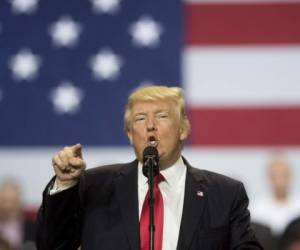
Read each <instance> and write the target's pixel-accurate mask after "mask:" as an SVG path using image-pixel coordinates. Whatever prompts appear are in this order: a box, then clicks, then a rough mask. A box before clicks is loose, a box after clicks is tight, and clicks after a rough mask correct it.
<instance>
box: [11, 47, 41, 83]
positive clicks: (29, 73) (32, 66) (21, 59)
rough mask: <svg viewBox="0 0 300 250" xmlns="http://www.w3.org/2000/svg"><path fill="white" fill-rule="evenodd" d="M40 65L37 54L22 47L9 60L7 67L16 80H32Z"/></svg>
mask: <svg viewBox="0 0 300 250" xmlns="http://www.w3.org/2000/svg"><path fill="white" fill-rule="evenodd" d="M40 65H41V59H40V57H39V56H37V55H34V54H33V53H32V52H31V51H30V50H29V49H22V50H21V51H20V52H18V53H17V54H16V55H14V56H12V58H11V59H10V60H9V68H10V70H11V71H12V73H13V77H14V78H15V79H16V80H33V79H34V78H35V77H36V76H37V73H38V69H39V67H40Z"/></svg>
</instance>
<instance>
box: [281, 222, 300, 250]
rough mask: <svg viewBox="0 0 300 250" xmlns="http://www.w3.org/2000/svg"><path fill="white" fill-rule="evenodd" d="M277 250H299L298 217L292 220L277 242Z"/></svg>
mask: <svg viewBox="0 0 300 250" xmlns="http://www.w3.org/2000/svg"><path fill="white" fill-rule="evenodd" d="M279 246H280V247H279V250H300V217H298V218H296V219H295V220H293V221H292V222H291V223H290V224H289V225H288V226H287V227H286V229H285V230H284V232H283V234H282V237H281V238H280V240H279Z"/></svg>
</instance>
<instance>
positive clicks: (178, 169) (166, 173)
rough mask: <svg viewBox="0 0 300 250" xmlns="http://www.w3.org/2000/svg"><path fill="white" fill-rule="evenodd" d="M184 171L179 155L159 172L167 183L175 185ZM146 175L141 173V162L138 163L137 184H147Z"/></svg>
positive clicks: (184, 167)
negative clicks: (171, 163) (170, 164)
mask: <svg viewBox="0 0 300 250" xmlns="http://www.w3.org/2000/svg"><path fill="white" fill-rule="evenodd" d="M185 172H186V166H185V164H184V162H183V159H182V157H179V158H178V160H177V161H176V162H175V163H174V164H173V165H172V166H170V167H168V168H167V169H163V170H161V171H160V173H161V174H162V175H163V177H164V178H165V180H166V182H167V183H168V185H170V186H171V187H172V186H176V185H177V184H178V182H179V180H180V178H181V177H182V175H184V173H185ZM147 181H148V179H147V177H145V176H144V175H143V165H142V163H141V162H139V163H138V184H139V186H140V185H145V184H147Z"/></svg>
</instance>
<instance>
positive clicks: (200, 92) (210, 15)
mask: <svg viewBox="0 0 300 250" xmlns="http://www.w3.org/2000/svg"><path fill="white" fill-rule="evenodd" d="M151 83H159V84H165V85H170V86H181V87H182V88H183V89H184V91H185V97H186V101H187V105H188V110H189V117H190V119H191V122H192V133H191V135H190V138H189V141H188V143H187V146H186V147H185V155H186V156H187V158H188V159H190V161H191V163H193V164H194V165H195V166H197V167H199V168H207V169H211V170H216V171H219V172H223V173H225V174H229V175H233V176H234V177H238V178H241V179H242V180H244V181H245V182H246V183H247V188H248V189H249V192H250V196H251V195H252V196H254V195H255V194H257V193H261V190H262V189H265V179H264V178H265V176H264V167H265V164H266V161H267V158H268V156H269V154H270V152H272V151H274V150H276V151H277V150H280V151H281V150H282V151H284V152H285V153H286V154H287V155H288V156H289V158H290V161H291V162H292V165H293V166H294V168H295V177H296V178H298V179H299V180H300V170H298V168H299V167H300V150H299V148H300V147H299V146H300V1H284V0H282V1H279V0H277V1H275V0H274V1H271V0H265V1H259V0H252V1H248V0H244V1H237V0H235V1H234V0H232V1H230V0H224V1H221V0H219V1H217V0H210V1H209V0H207V1H204V0H194V1H192V0H190V1H185V2H184V1H179V0H164V1H158V0H75V1H51V0H48V1H46V0H1V2H0V178H5V177H6V176H15V177H16V178H18V179H19V180H20V181H21V183H22V185H24V193H25V200H26V202H27V203H28V204H29V205H32V204H33V205H36V204H38V203H39V202H40V199H41V192H42V189H43V187H44V186H45V185H46V183H47V180H48V179H49V178H50V177H51V175H52V174H53V173H52V171H51V157H52V155H53V153H54V152H56V151H57V150H58V149H59V148H61V147H62V146H64V145H69V144H73V143H77V142H80V143H81V144H83V146H84V153H85V157H86V159H87V162H88V164H89V167H92V166H94V165H97V164H102V163H106V162H116V161H124V160H131V159H132V157H134V156H133V152H132V150H131V149H130V147H129V144H128V141H127V138H126V136H125V134H124V132H123V110H124V106H125V103H126V100H127V96H128V94H129V93H130V92H131V91H132V90H133V89H135V88H136V87H137V86H140V85H142V84H151ZM297 165H298V166H297ZM297 167H298V168H297ZM295 190H296V191H297V190H298V191H300V187H299V186H298V187H296V186H295Z"/></svg>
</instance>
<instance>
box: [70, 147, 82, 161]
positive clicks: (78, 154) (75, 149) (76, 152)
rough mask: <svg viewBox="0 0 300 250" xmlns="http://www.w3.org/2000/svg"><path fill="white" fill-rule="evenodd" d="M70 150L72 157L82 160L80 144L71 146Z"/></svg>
mask: <svg viewBox="0 0 300 250" xmlns="http://www.w3.org/2000/svg"><path fill="white" fill-rule="evenodd" d="M70 149H71V150H72V151H73V154H74V156H76V157H80V158H81V159H82V146H81V144H80V143H77V144H75V145H74V146H71V147H70Z"/></svg>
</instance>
